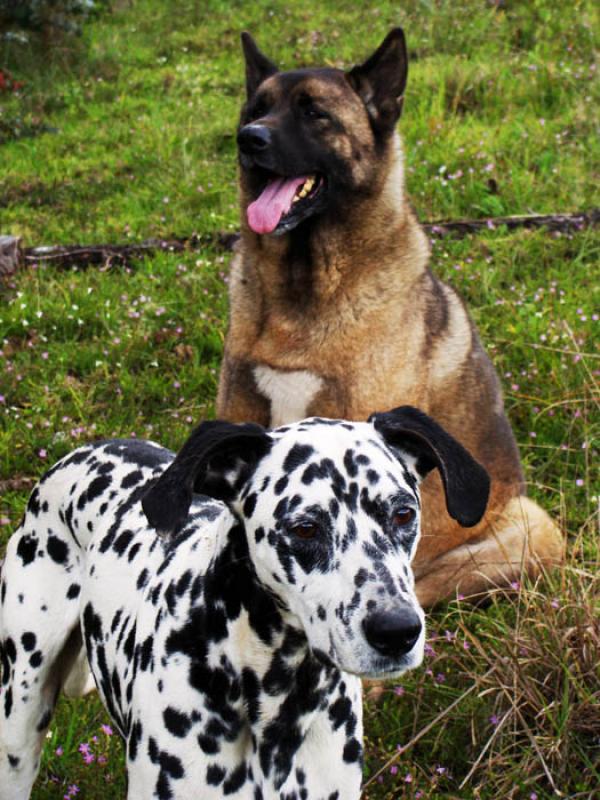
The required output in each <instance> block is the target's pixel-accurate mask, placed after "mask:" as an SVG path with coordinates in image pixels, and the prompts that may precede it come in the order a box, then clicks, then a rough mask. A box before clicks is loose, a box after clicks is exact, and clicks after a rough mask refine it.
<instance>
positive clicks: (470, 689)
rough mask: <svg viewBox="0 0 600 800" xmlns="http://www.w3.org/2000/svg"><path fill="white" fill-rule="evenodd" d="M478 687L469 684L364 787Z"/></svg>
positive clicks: (365, 786)
mask: <svg viewBox="0 0 600 800" xmlns="http://www.w3.org/2000/svg"><path fill="white" fill-rule="evenodd" d="M493 671H494V670H493V667H492V668H491V669H489V670H488V672H487V673H486V674H485V675H484V676H483V678H487V677H488V675H490V674H491V673H492V672H493ZM477 687H478V683H473V684H472V685H471V686H469V688H468V689H466V690H465V691H464V692H463V693H462V694H461V695H460V696H459V697H457V698H456V700H453V701H452V703H450V705H449V706H448V707H447V708H444V709H443V710H442V711H441V712H440V713H439V714H438V715H437V717H435V718H434V719H432V720H431V722H429V723H428V724H427V725H425V726H424V727H423V728H421V730H420V731H419V732H418V733H417V734H416V735H415V736H413V738H412V739H411V740H410V741H409V742H408V743H407V744H405V745H404V746H403V747H400V748H398V750H397V751H396V752H395V753H394V755H393V756H391V757H390V758H389V759H388V760H387V761H386V762H385V764H384V765H383V766H382V767H381V768H380V769H379V770H377V772H376V773H375V774H374V775H372V776H371V777H370V778H369V780H368V781H366V783H365V784H364V785H363V789H368V787H369V786H370V785H371V784H372V783H374V782H375V781H376V780H377V778H378V777H379V776H380V775H382V774H383V773H384V772H386V771H387V770H388V769H389V768H390V767H391V766H392V764H394V763H395V762H396V761H398V759H399V758H400V757H401V756H403V755H404V753H406V752H407V750H410V748H411V747H413V746H414V745H415V744H416V743H417V742H418V741H419V740H420V739H422V738H423V737H424V736H425V735H426V734H427V733H429V731H430V730H431V729H432V728H435V727H436V725H438V724H439V723H440V722H441V721H442V720H443V719H444V718H445V717H447V716H448V714H450V712H451V711H453V710H454V709H455V708H456V707H457V706H459V705H460V704H461V703H462V701H463V700H464V699H465V698H466V697H468V696H469V695H470V694H472V693H473V692H474V691H475V689H477Z"/></svg>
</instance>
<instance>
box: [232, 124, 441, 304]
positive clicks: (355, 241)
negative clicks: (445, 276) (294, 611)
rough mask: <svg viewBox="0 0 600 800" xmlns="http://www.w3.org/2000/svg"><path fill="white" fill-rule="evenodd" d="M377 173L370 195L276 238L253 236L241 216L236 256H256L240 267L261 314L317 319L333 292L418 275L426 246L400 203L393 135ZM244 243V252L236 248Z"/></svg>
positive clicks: (397, 146)
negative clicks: (256, 293)
mask: <svg viewBox="0 0 600 800" xmlns="http://www.w3.org/2000/svg"><path fill="white" fill-rule="evenodd" d="M379 174H380V176H381V180H380V182H379V184H378V186H377V188H376V190H375V192H374V193H371V194H369V195H365V196H356V197H354V198H353V199H352V203H351V204H350V205H349V207H348V209H345V210H343V209H335V208H332V209H329V210H328V211H327V212H326V213H325V214H324V215H323V216H317V217H312V218H309V219H308V220H306V222H305V223H303V224H302V225H300V226H299V227H298V228H296V229H295V230H293V231H291V232H290V233H289V234H286V235H284V236H281V237H277V236H259V235H257V234H255V233H253V232H252V231H251V230H250V229H249V227H248V225H247V224H246V221H245V219H244V218H243V217H244V215H243V214H242V251H243V252H244V255H246V253H249V252H253V253H256V258H255V259H254V260H253V262H252V263H250V264H248V265H247V266H248V267H249V268H250V269H252V270H253V271H254V272H255V273H257V277H258V279H259V281H260V283H261V287H262V292H263V296H264V297H265V300H266V302H267V305H268V307H269V308H271V309H273V310H280V311H281V312H282V313H290V312H291V313H293V312H294V310H301V311H302V313H306V311H307V308H310V307H312V309H313V310H314V311H315V312H319V313H322V311H323V307H324V306H327V305H328V303H330V302H332V301H337V298H338V296H339V294H340V293H342V294H344V295H346V296H347V295H348V294H349V293H352V290H353V288H354V287H357V286H358V285H360V287H361V291H364V288H365V284H366V285H368V284H369V283H374V284H376V283H377V282H380V281H382V280H383V281H386V282H387V283H389V281H390V279H391V277H392V276H391V272H393V280H394V282H398V281H399V280H400V281H402V283H403V285H404V286H408V285H410V284H411V283H413V282H414V281H415V280H416V279H417V278H418V277H420V276H421V274H422V273H423V271H424V270H425V268H426V265H427V261H428V258H429V246H428V242H427V238H426V236H425V234H424V233H423V231H422V229H421V228H420V226H419V224H418V222H417V220H416V218H415V216H414V214H413V212H412V210H411V209H410V207H409V205H408V203H407V200H406V197H405V191H404V156H403V152H402V145H401V141H400V137H399V136H397V135H394V136H393V137H392V139H391V140H390V142H389V143H388V145H387V147H386V149H385V151H384V153H383V154H382V155H381V166H380V170H379ZM244 243H248V245H250V246H249V247H245V248H244ZM365 253H368V259H365V258H364V254H365ZM365 264H368V265H373V264H376V265H377V270H372V271H369V268H368V267H366V266H365ZM388 265H390V266H389V268H388ZM391 265H393V268H392V266H391ZM374 288H375V286H374Z"/></svg>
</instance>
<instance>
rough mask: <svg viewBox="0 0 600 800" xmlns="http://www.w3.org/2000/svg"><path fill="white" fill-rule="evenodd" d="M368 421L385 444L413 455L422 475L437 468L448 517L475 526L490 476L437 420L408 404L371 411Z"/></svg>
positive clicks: (488, 489) (481, 515)
mask: <svg viewBox="0 0 600 800" xmlns="http://www.w3.org/2000/svg"><path fill="white" fill-rule="evenodd" d="M369 422H371V423H372V424H373V426H374V427H375V430H376V431H377V432H378V433H379V434H380V436H381V437H382V438H383V439H384V440H385V442H386V443H387V444H389V445H392V446H395V447H398V448H400V449H402V450H405V451H407V452H408V453H410V454H411V455H413V456H415V457H416V469H417V472H419V474H420V475H421V476H422V477H425V475H426V474H427V473H428V472H430V471H431V470H432V469H434V468H435V467H437V469H439V471H440V475H441V477H442V483H443V484H444V491H445V493H446V508H447V509H448V513H449V514H450V516H451V517H452V518H453V519H455V520H456V521H457V522H458V523H460V524H461V525H462V526H463V527H464V528H470V527H472V526H473V525H476V524H477V523H478V522H479V521H480V519H481V518H482V517H483V515H484V513H485V509H486V506H487V501H488V497H489V492H490V479H489V476H488V474H487V472H486V471H485V469H484V468H483V467H482V466H481V464H479V463H478V462H477V461H475V459H474V458H473V457H472V456H471V454H470V453H468V452H467V450H465V448H464V447H463V446H462V445H461V444H459V443H458V442H457V441H456V439H454V438H453V437H452V436H450V434H449V433H448V432H447V431H445V430H444V429H443V428H442V427H441V426H440V425H438V424H437V422H434V420H432V419H431V417H428V416H427V414H424V413H423V412H422V411H419V410H418V409H416V408H413V407H412V406H401V407H400V408H395V409H393V410H392V411H387V412H385V413H382V414H372V415H371V416H370V417H369Z"/></svg>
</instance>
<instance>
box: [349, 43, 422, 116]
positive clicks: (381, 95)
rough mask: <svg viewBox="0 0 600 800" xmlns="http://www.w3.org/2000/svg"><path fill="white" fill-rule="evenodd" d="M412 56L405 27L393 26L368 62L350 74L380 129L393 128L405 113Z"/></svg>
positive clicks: (354, 85) (351, 80) (356, 89)
mask: <svg viewBox="0 0 600 800" xmlns="http://www.w3.org/2000/svg"><path fill="white" fill-rule="evenodd" d="M407 73H408V56H407V54H406V42H405V40H404V32H403V30H402V28H393V30H391V31H390V32H389V33H388V35H387V36H386V37H385V39H384V40H383V42H382V43H381V44H380V45H379V47H378V48H377V50H376V51H375V52H374V53H373V55H372V56H371V57H370V58H368V59H367V60H366V61H365V62H364V64H360V65H359V66H357V67H354V68H353V69H351V70H350V72H349V73H347V78H348V81H349V82H350V85H351V86H352V88H353V89H354V91H355V92H356V93H357V94H358V95H359V97H360V98H361V99H362V101H363V103H364V104H365V106H366V109H367V111H368V112H369V116H370V118H371V123H372V125H373V126H374V128H375V129H376V130H381V131H391V130H392V129H393V128H394V125H395V124H396V122H397V121H398V119H399V117H400V114H401V113H402V101H403V99H404V89H405V88H406V75H407Z"/></svg>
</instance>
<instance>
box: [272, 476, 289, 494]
mask: <svg viewBox="0 0 600 800" xmlns="http://www.w3.org/2000/svg"><path fill="white" fill-rule="evenodd" d="M288 483H289V478H288V476H287V475H282V476H281V478H279V480H278V481H277V482H276V483H275V486H274V487H273V488H274V490H275V494H276V495H277V496H278V497H279V495H280V494H281V493H282V492H284V491H285V490H286V488H287V485H288Z"/></svg>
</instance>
